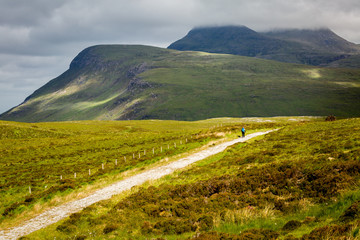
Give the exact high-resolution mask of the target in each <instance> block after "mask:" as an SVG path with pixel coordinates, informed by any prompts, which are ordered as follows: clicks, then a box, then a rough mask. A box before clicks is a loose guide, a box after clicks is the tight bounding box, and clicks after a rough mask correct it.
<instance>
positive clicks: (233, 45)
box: [168, 26, 360, 67]
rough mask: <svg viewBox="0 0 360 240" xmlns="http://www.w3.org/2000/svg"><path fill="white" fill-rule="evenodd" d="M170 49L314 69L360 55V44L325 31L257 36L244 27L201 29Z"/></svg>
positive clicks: (267, 33) (172, 45)
mask: <svg viewBox="0 0 360 240" xmlns="http://www.w3.org/2000/svg"><path fill="white" fill-rule="evenodd" d="M168 48H169V49H175V50H180V51H185V50H190V51H205V52H211V53H226V54H236V55H241V56H249V57H258V58H264V59H271V60H276V61H281V62H289V63H300V64H308V65H315V66H329V65H331V63H332V62H335V61H338V60H341V59H345V58H348V57H351V56H353V55H358V54H360V47H359V46H358V45H357V44H354V43H351V42H348V41H347V40H345V39H343V38H341V37H339V36H338V35H336V34H335V33H334V32H332V31H331V30H330V29H326V28H322V29H316V30H309V29H303V30H299V29H284V30H276V31H269V32H256V31H254V30H252V29H249V28H248V27H245V26H221V27H199V28H194V29H192V30H191V31H190V32H189V33H188V34H187V35H186V36H185V37H183V38H182V39H180V40H178V41H176V42H174V43H172V44H170V45H169V47H168ZM359 66H360V63H359ZM344 67H346V66H344Z"/></svg>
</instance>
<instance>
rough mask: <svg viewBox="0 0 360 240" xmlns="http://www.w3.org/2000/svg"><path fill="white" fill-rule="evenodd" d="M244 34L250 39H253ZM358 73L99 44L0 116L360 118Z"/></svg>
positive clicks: (14, 118)
mask: <svg viewBox="0 0 360 240" xmlns="http://www.w3.org/2000/svg"><path fill="white" fill-rule="evenodd" d="M244 30H246V29H244ZM246 31H247V32H248V36H249V38H251V37H255V38H256V36H258V34H257V33H254V32H252V31H251V30H246ZM263 39H267V37H266V36H265V37H263ZM276 41H280V42H282V41H283V40H274V43H275V42H276ZM358 76H360V70H358V69H336V68H334V69H333V68H318V67H314V66H307V65H299V64H289V63H282V62H278V61H270V60H264V59H258V58H253V57H244V56H237V55H229V54H212V53H206V52H192V51H176V50H171V49H163V48H156V47H149V46H139V45H99V46H93V47H89V48H87V49H85V50H83V51H82V52H80V53H79V55H78V56H76V57H75V59H74V60H73V61H72V62H71V64H70V68H69V69H68V70H67V71H66V72H64V73H63V74H61V75H60V76H59V77H57V78H55V79H53V80H51V81H50V82H48V83H47V84H45V85H44V86H43V87H41V88H39V89H38V90H36V91H35V92H34V93H33V94H32V95H30V96H29V97H27V98H26V100H25V101H24V102H23V103H22V104H20V105H19V106H17V107H14V108H13V109H11V110H9V111H7V112H5V113H3V114H2V115H0V119H2V120H12V121H24V122H39V121H64V120H85V119H98V120H100V119H101V120H106V119H108V120H114V119H116V120H124V119H175V120H199V119H206V118H215V117H251V116H285V115H287V116H289V115H292V116H294V115H297V116H299V115H329V114H334V115H337V116H343V117H352V116H360V80H359V77H358Z"/></svg>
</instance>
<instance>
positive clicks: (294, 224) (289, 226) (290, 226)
mask: <svg viewBox="0 0 360 240" xmlns="http://www.w3.org/2000/svg"><path fill="white" fill-rule="evenodd" d="M300 226H301V222H300V221H297V220H290V221H288V222H287V223H286V224H285V225H284V226H283V227H282V230H283V231H289V232H290V231H294V230H295V229H297V228H299V227H300Z"/></svg>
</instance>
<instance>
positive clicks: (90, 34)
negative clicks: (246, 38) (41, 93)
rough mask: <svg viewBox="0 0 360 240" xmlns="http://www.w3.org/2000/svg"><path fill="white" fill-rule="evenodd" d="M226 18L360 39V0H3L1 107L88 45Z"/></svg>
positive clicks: (158, 40) (155, 37)
mask: <svg viewBox="0 0 360 240" xmlns="http://www.w3.org/2000/svg"><path fill="white" fill-rule="evenodd" d="M225 24H226V25H228V24H231V25H245V26H248V27H250V28H252V29H254V30H257V31H262V30H268V29H274V28H317V27H329V28H330V29H332V30H333V31H335V32H336V33H337V34H339V35H340V36H342V37H344V38H346V39H348V40H350V41H353V42H357V43H360V33H359V31H358V28H359V26H360V2H359V1H358V0H341V1H340V0H331V1H329V0H286V1H285V0H251V1H250V0H131V1H129V0H101V1H99V0H50V1H49V0H31V1H29V0H0V36H1V38H0V101H1V102H2V105H0V112H2V111H5V110H7V109H8V108H10V107H12V106H14V105H17V104H19V103H20V102H21V101H22V100H23V99H25V97H26V96H27V95H29V94H30V93H31V92H33V91H34V90H36V89H37V88H39V87H40V86H42V85H43V84H44V83H46V82H47V81H49V80H50V79H52V78H54V77H56V76H58V75H59V74H60V73H62V72H63V71H65V70H66V69H67V68H68V65H69V64H70V61H71V59H72V58H74V57H75V56H76V54H77V53H78V52H80V51H81V50H82V49H83V48H85V47H88V46H90V45H94V44H104V43H119V44H121V43H127V44H148V45H155V46H161V47H166V46H168V45H169V44H170V43H171V42H173V41H175V40H177V39H179V38H181V37H183V36H184V35H185V34H186V33H187V32H188V31H189V30H190V29H191V28H192V27H194V26H205V25H225ZM10 93H12V94H10ZM9 96H11V97H9ZM14 99H17V100H14Z"/></svg>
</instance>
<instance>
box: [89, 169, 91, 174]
mask: <svg viewBox="0 0 360 240" xmlns="http://www.w3.org/2000/svg"><path fill="white" fill-rule="evenodd" d="M90 175H91V170H90V168H89V176H90Z"/></svg>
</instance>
